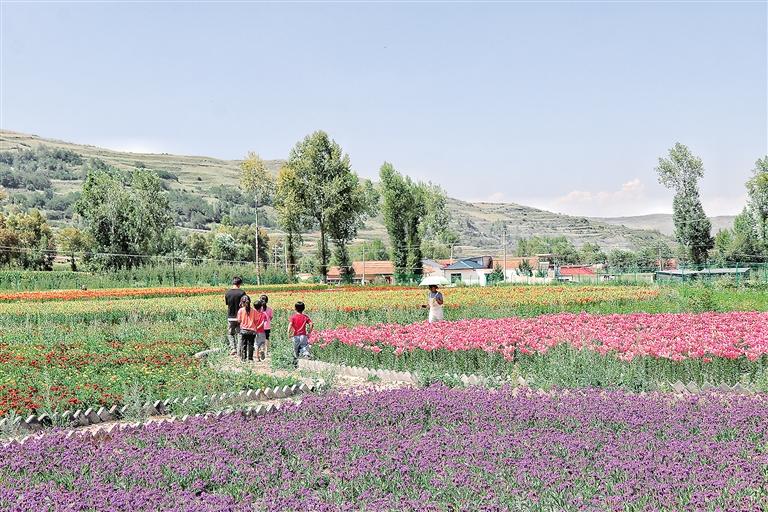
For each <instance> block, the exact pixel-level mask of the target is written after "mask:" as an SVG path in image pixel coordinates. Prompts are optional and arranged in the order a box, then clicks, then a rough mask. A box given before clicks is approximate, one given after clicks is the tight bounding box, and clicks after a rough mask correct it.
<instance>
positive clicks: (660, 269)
mask: <svg viewBox="0 0 768 512" xmlns="http://www.w3.org/2000/svg"><path fill="white" fill-rule="evenodd" d="M662 270H664V268H663V267H662V265H661V244H659V272H661V271H662Z"/></svg>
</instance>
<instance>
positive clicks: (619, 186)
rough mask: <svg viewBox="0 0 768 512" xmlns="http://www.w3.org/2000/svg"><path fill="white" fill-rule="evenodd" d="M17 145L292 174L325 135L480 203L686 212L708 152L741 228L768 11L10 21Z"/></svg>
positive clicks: (391, 12)
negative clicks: (670, 159) (683, 164)
mask: <svg viewBox="0 0 768 512" xmlns="http://www.w3.org/2000/svg"><path fill="white" fill-rule="evenodd" d="M1 9H2V26H1V27H0V28H1V29H2V35H1V36H0V37H1V38H2V50H1V54H2V66H1V69H0V86H1V87H2V91H1V92H0V99H1V100H2V105H1V107H2V108H1V111H0V126H1V127H2V128H3V129H9V130H15V131H21V132H28V133H35V134H38V135H41V136H44V137H53V138H58V139H63V140H68V141H73V142H78V143H88V144H94V145H101V146H105V147H110V148H114V149H121V150H133V151H151V152H169V153H183V154H196V155H210V156H216V157H221V158H240V157H242V156H243V155H244V154H245V153H246V152H247V151H249V150H255V151H257V152H259V153H260V154H261V155H262V156H263V157H264V158H285V157H286V156H287V154H288V151H289V150H290V148H291V147H292V146H293V145H294V144H295V143H296V141H297V140H299V139H301V138H302V137H303V136H304V135H306V134H308V133H310V132H311V131H313V130H316V129H323V130H326V131H327V132H329V133H330V134H331V136H332V137H333V138H335V139H336V140H337V141H338V142H339V143H340V144H341V145H342V147H343V148H344V149H345V150H346V151H347V152H348V153H349V155H350V158H351V161H352V164H353V166H354V168H355V169H356V170H357V171H358V172H359V173H360V174H362V175H364V176H368V177H375V176H376V175H377V173H378V168H379V166H380V165H381V163H382V162H383V161H384V160H387V161H390V162H392V163H393V164H394V165H395V167H396V168H397V169H399V170H401V171H402V172H405V173H407V174H409V175H411V176H413V177H415V178H418V179H423V180H431V181H433V182H436V183H439V184H441V185H442V186H443V187H444V188H445V189H446V190H447V191H448V193H449V194H450V195H452V196H454V197H458V198H461V199H466V200H493V201H508V202H517V203H522V204H527V205H531V206H538V207H542V208H546V209H550V210H555V211H560V212H564V213H572V214H576V215H594V216H599V215H606V216H608V215H622V214H626V215H634V214H643V213H655V212H669V211H671V194H670V193H669V192H667V191H665V190H664V189H663V188H662V187H661V186H659V185H658V184H657V181H656V176H655V174H654V172H653V168H654V166H655V165H656V161H657V159H658V157H659V156H662V155H663V154H665V153H666V151H667V149H668V148H669V147H671V146H672V145H673V144H674V143H675V142H676V141H680V142H682V143H684V144H687V145H688V146H689V147H690V148H691V149H692V150H693V151H694V152H695V153H696V154H698V155H700V156H701V157H702V158H703V160H704V164H705V168H706V174H705V178H704V180H703V182H702V184H701V187H702V196H703V199H704V206H705V209H706V210H707V213H709V214H711V215H715V214H729V213H737V212H738V211H739V210H740V209H741V207H742V205H743V202H744V181H745V180H746V179H747V177H748V175H749V172H750V169H751V168H752V166H753V163H754V161H755V160H756V159H757V158H758V157H760V156H762V155H764V154H766V152H768V149H767V146H768V128H767V126H766V125H767V123H768V112H767V108H768V106H767V104H766V90H767V89H768V81H767V78H766V72H767V69H768V57H767V51H766V48H767V45H768V40H767V35H766V32H767V29H766V27H767V25H768V20H767V18H768V12H767V8H766V3H765V2H752V3H734V2H728V3H659V2H657V3H506V4H497V3H496V4H491V3H486V4H467V3H460V4H456V3H454V4H447V3H445V4H440V3H409V4H403V3H400V4H382V3H377V4H370V3H369V4H364V3H356V4H339V3H335V4H330V3H324V4H306V3H294V4H257V3H229V4H221V3H215V4H214V3H195V4H184V3H161V4H150V3H9V2H4V3H3V4H2V7H1Z"/></svg>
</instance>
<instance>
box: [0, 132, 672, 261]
mask: <svg viewBox="0 0 768 512" xmlns="http://www.w3.org/2000/svg"><path fill="white" fill-rule="evenodd" d="M25 150H35V151H38V152H41V153H40V154H41V155H42V157H41V159H44V160H45V162H46V164H45V165H43V166H39V167H38V169H37V170H36V173H35V175H34V176H33V177H32V178H30V179H29V180H28V181H27V182H24V176H26V177H29V174H26V175H23V176H22V175H14V174H13V172H14V171H12V170H11V168H10V165H9V164H8V163H6V162H0V164H2V166H3V167H0V183H2V180H6V182H7V183H6V189H7V191H8V192H9V193H10V195H11V197H12V198H13V200H14V201H15V202H17V203H19V204H21V205H22V206H26V207H38V208H40V209H42V210H44V211H45V212H46V214H47V215H48V217H49V218H50V219H52V222H53V223H54V224H59V225H61V224H64V223H66V222H67V221H68V219H69V218H70V217H71V204H72V202H74V200H76V194H77V192H78V191H79V189H80V186H81V184H82V178H83V174H84V172H83V169H84V168H85V167H86V166H87V165H89V161H90V160H91V159H95V160H99V161H102V162H104V163H106V164H109V165H112V166H115V167H118V168H121V169H124V170H131V169H135V168H137V167H147V168H150V169H153V170H155V171H157V172H158V174H159V175H160V176H161V178H163V184H164V186H165V188H166V189H167V190H168V191H169V193H170V194H171V204H172V207H173V209H174V211H175V212H176V214H177V219H178V220H177V224H179V225H180V226H182V227H185V228H188V229H208V228H210V227H212V226H213V225H215V223H216V222H218V221H220V220H221V218H222V216H223V215H229V216H230V218H231V219H232V220H233V222H235V223H249V222H250V220H251V217H252V214H253V211H252V207H251V205H250V204H249V201H248V198H247V197H243V196H242V195H241V194H240V193H239V191H238V189H237V185H238V177H239V165H240V161H239V160H221V159H217V158H210V157H205V156H184V155H171V154H166V153H163V154H145V153H127V152H120V151H112V150H109V149H104V148H99V147H95V146H89V145H83V144H74V143H70V142H64V141H59V140H53V139H46V138H42V137H38V136H36V135H27V134H22V133H16V132H11V131H5V130H3V131H0V152H2V154H5V155H12V154H15V153H19V152H23V151H25ZM57 151H59V152H58V153H57ZM6 160H7V159H6ZM49 162H50V163H49ZM283 162H284V161H283V160H269V161H267V162H266V164H267V167H268V168H269V169H270V170H272V171H273V172H277V170H278V169H279V168H280V166H281V165H282V164H283ZM17 174H18V173H17ZM8 184H10V185H11V186H8ZM14 185H15V186H14ZM449 205H450V209H451V212H452V214H453V222H454V227H455V229H456V230H457V232H458V233H459V235H460V244H461V246H460V247H459V248H457V254H462V255H464V254H466V255H468V254H478V253H491V254H500V253H501V252H502V250H503V249H502V247H501V245H502V240H503V238H502V236H503V235H502V232H503V229H502V226H503V224H505V223H506V225H507V232H508V238H507V240H508V242H509V248H514V245H515V241H516V240H517V239H519V238H521V237H531V236H558V235H564V236H566V237H567V238H568V239H570V240H571V241H573V242H574V244H576V245H577V246H581V245H582V244H584V243H585V242H593V243H597V244H599V245H600V246H601V247H603V249H605V250H609V249H613V248H624V249H636V248H639V247H642V246H646V245H648V244H650V243H654V242H658V241H664V242H670V241H671V240H670V238H669V237H668V236H666V235H664V234H662V233H660V232H658V231H649V230H645V229H638V228H634V227H627V226H625V225H621V224H619V225H615V224H614V223H612V222H611V219H600V220H594V219H587V218H583V217H572V216H568V215H560V214H556V213H552V212H548V211H544V210H539V209H536V208H530V207H527V206H522V205H517V204H511V203H504V204H497V203H468V202H464V201H461V200H458V199H451V200H450V201H449ZM265 210H266V217H267V220H266V225H267V227H268V228H269V227H274V220H273V217H274V215H273V212H271V210H270V208H266V209H265ZM624 223H625V224H626V223H628V222H627V221H626V220H625V222H624ZM305 238H306V239H307V242H308V243H310V244H311V243H312V242H313V240H314V239H315V237H314V236H313V234H311V233H310V234H308V235H307V236H306V237H305ZM360 238H361V239H369V240H370V239H374V238H379V239H382V240H386V231H385V229H384V226H383V224H382V222H381V219H380V218H374V219H371V220H370V221H369V222H368V223H367V224H366V226H365V228H364V229H363V230H361V232H360Z"/></svg>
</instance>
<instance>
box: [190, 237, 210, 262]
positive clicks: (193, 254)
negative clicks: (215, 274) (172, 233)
mask: <svg viewBox="0 0 768 512" xmlns="http://www.w3.org/2000/svg"><path fill="white" fill-rule="evenodd" d="M211 241H212V240H211V237H210V236H209V235H204V234H202V233H192V234H191V235H189V236H188V237H187V238H186V240H184V247H185V252H186V254H187V258H192V259H193V260H204V259H206V258H208V257H210V255H211Z"/></svg>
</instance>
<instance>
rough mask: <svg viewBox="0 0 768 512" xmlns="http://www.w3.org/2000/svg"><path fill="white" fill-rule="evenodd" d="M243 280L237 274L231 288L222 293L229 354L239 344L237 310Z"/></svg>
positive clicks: (233, 351) (232, 354) (235, 349)
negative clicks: (225, 311) (225, 308)
mask: <svg viewBox="0 0 768 512" xmlns="http://www.w3.org/2000/svg"><path fill="white" fill-rule="evenodd" d="M242 285H243V280H242V279H241V278H240V277H239V276H235V277H233V278H232V288H230V289H229V290H227V291H226V293H225V294H224V303H225V304H226V305H227V341H228V343H229V355H231V356H234V355H235V354H237V350H238V348H239V346H240V339H239V338H240V326H239V324H238V323H237V311H238V310H239V309H240V299H242V298H243V296H244V295H245V292H244V291H243V290H241V289H240V287H241V286H242Z"/></svg>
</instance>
